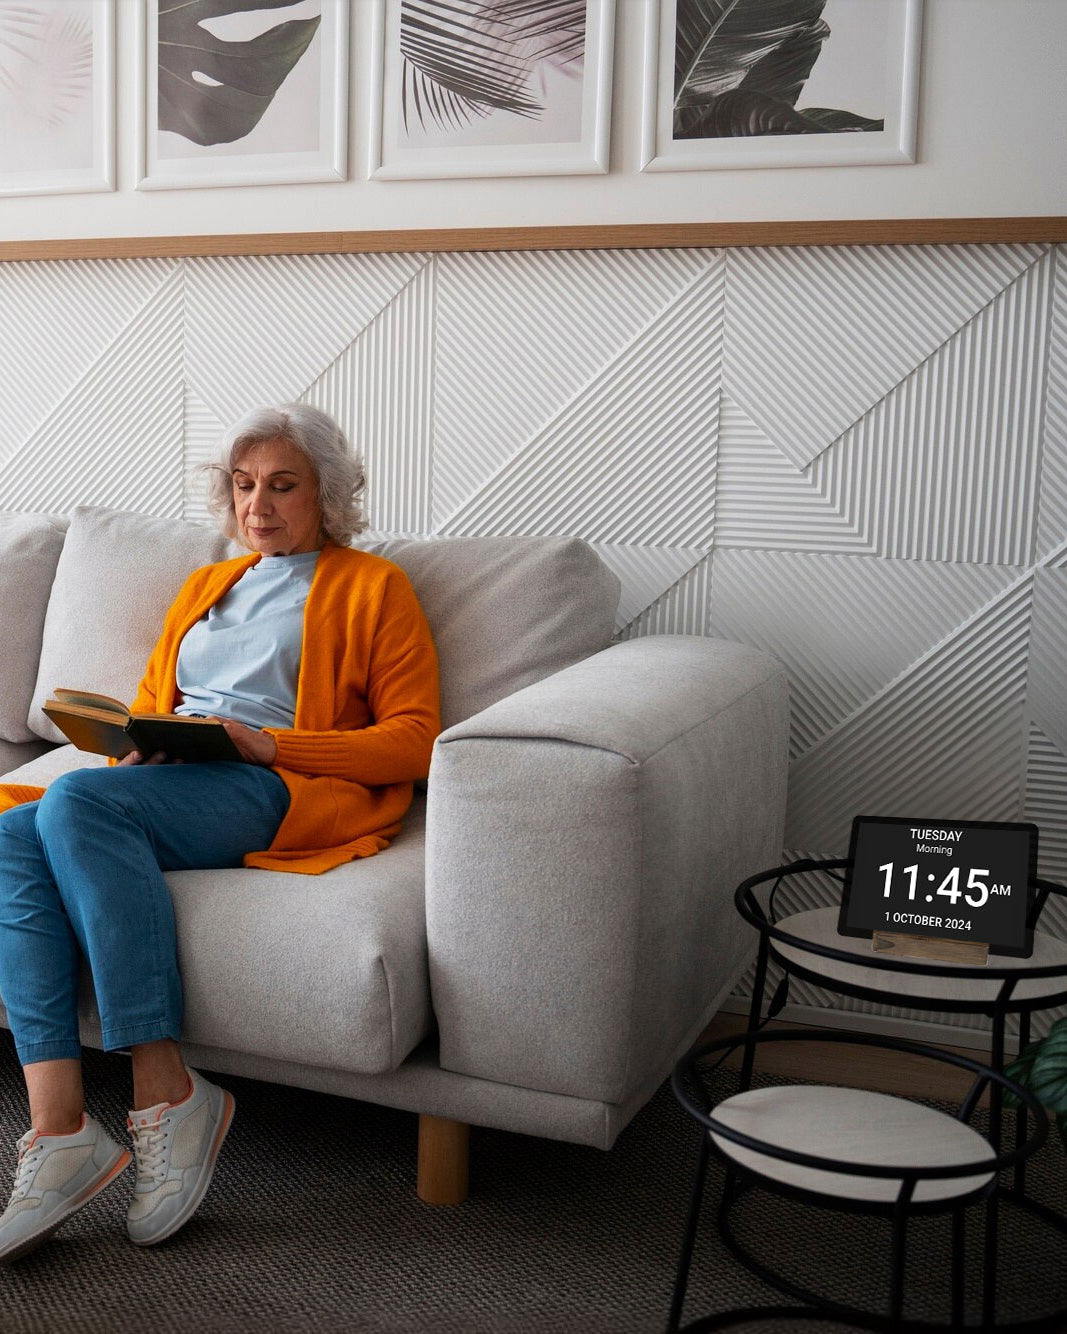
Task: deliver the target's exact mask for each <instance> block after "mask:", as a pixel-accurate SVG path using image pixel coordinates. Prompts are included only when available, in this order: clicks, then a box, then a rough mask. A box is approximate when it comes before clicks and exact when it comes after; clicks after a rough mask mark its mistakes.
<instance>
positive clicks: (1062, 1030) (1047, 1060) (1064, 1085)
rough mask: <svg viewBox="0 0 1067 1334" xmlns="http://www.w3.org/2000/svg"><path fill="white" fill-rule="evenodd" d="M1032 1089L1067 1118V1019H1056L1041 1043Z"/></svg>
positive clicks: (1033, 1069)
mask: <svg viewBox="0 0 1067 1334" xmlns="http://www.w3.org/2000/svg"><path fill="white" fill-rule="evenodd" d="M1029 1086H1030V1088H1031V1089H1032V1090H1033V1093H1034V1096H1035V1097H1037V1098H1038V1099H1039V1100H1040V1102H1041V1103H1042V1105H1043V1106H1045V1107H1047V1108H1048V1109H1049V1110H1050V1111H1052V1112H1055V1113H1056V1114H1057V1116H1067V1019H1057V1021H1056V1022H1055V1023H1054V1024H1053V1025H1052V1027H1051V1028H1050V1029H1049V1031H1048V1032H1047V1033H1046V1034H1045V1037H1044V1038H1043V1039H1042V1040H1041V1042H1040V1043H1039V1044H1038V1050H1037V1054H1036V1056H1035V1057H1034V1060H1033V1065H1032V1067H1031V1070H1030V1078H1029Z"/></svg>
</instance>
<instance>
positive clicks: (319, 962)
mask: <svg viewBox="0 0 1067 1334" xmlns="http://www.w3.org/2000/svg"><path fill="white" fill-rule="evenodd" d="M96 761H97V757H96V756H86V755H82V754H81V753H80V752H79V751H77V750H75V748H74V747H73V746H62V747H59V748H58V749H56V750H54V751H51V752H49V754H47V755H44V756H42V757H41V758H40V759H37V760H34V761H32V762H31V763H29V764H25V765H23V766H22V767H21V768H20V769H18V770H16V771H15V772H14V774H12V775H10V776H9V777H10V779H11V780H12V781H14V782H19V783H26V784H31V785H38V786H42V787H45V786H47V785H48V783H49V782H51V781H52V780H53V779H54V778H56V777H58V775H59V774H60V773H63V772H65V771H66V770H67V769H71V768H77V767H79V766H81V765H83V764H85V763H86V762H88V763H93V762H96ZM424 843H425V799H424V798H423V797H421V796H417V797H416V799H415V802H414V803H413V805H412V807H411V809H410V810H409V812H408V814H407V815H406V816H405V818H404V828H403V830H402V831H401V833H400V834H399V835H398V837H397V838H395V839H394V840H393V842H392V843H391V844H390V845H389V847H388V848H387V849H386V850H385V851H384V852H381V853H379V854H378V855H377V856H376V857H364V858H361V859H360V860H359V861H355V862H349V863H348V864H347V865H345V866H338V867H336V868H335V869H334V870H332V871H327V872H326V873H325V874H323V875H318V876H307V875H296V874H291V873H288V872H282V871H258V870H249V869H245V868H243V867H242V868H239V869H237V870H225V871H170V872H168V873H167V877H166V879H167V884H168V885H169V887H170V892H171V900H172V902H173V904H174V916H175V923H176V926H177V933H178V962H179V966H180V969H181V974H182V985H183V989H184V997H185V1014H184V1021H183V1025H182V1036H183V1038H186V1039H188V1040H189V1041H190V1042H196V1043H199V1044H201V1045H203V1046H210V1047H218V1048H224V1049H227V1050H232V1051H242V1052H248V1053H250V1054H255V1055H260V1056H269V1057H274V1058H277V1059H279V1060H290V1061H299V1062H302V1063H304V1064H307V1065H312V1066H321V1067H322V1068H324V1069H333V1070H345V1071H349V1072H351V1073H355V1074H366V1075H370V1074H381V1073H383V1072H384V1071H387V1070H394V1069H396V1067H397V1066H398V1065H400V1063H401V1062H402V1061H403V1060H404V1058H405V1057H406V1056H407V1055H408V1053H409V1052H410V1051H412V1050H413V1048H415V1047H416V1046H417V1045H418V1044H419V1043H420V1042H421V1041H422V1040H423V1039H424V1038H425V1037H426V1036H427V1035H428V1034H429V1033H430V1031H431V1028H432V1024H433V1019H432V1014H431V1009H430V989H429V971H428V966H427V960H426V907H425V889H424V865H425V848H424ZM79 1009H80V1012H81V1020H82V1024H81V1028H82V1040H83V1041H84V1042H86V1043H88V1044H89V1045H90V1046H99V1044H100V1021H99V1017H98V1015H97V1011H96V1004H95V999H94V996H93V990H92V981H91V978H90V976H89V972H88V968H87V967H83V970H82V986H81V995H80V1005H79ZM2 1012H3V1011H2V1007H0V1013H2ZM4 1022H5V1023H6V1015H5V1016H4Z"/></svg>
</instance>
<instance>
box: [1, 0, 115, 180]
mask: <svg viewBox="0 0 1067 1334" xmlns="http://www.w3.org/2000/svg"><path fill="white" fill-rule="evenodd" d="M93 15H94V5H93V3H92V0H81V2H79V0H69V3H64V4H56V3H55V2H54V0H37V3H21V2H15V0H11V2H10V3H0V176H8V175H12V176H13V175H15V174H19V173H26V172H35V173H36V172H42V171H52V172H64V171H71V170H77V169H89V168H91V167H92V166H93V157H94V144H93V116H92V96H93Z"/></svg>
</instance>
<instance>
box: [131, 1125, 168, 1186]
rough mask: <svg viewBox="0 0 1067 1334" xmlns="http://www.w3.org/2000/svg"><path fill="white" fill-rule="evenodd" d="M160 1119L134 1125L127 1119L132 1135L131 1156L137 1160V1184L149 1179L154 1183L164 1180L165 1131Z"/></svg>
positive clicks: (165, 1172)
mask: <svg viewBox="0 0 1067 1334" xmlns="http://www.w3.org/2000/svg"><path fill="white" fill-rule="evenodd" d="M162 1124H163V1123H162V1121H153V1122H152V1123H151V1124H149V1125H134V1124H133V1122H132V1121H127V1125H128V1126H129V1129H130V1133H131V1135H132V1136H133V1156H134V1158H135V1160H136V1162H137V1185H138V1186H140V1185H142V1184H143V1183H144V1182H147V1181H151V1182H152V1183H153V1184H154V1185H158V1184H159V1183H160V1182H162V1181H165V1180H166V1177H167V1167H166V1163H165V1162H164V1152H165V1150H166V1141H167V1132H166V1131H165V1130H162V1129H161V1128H160V1127H161V1126H162Z"/></svg>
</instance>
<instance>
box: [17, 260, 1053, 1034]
mask: <svg viewBox="0 0 1067 1334" xmlns="http://www.w3.org/2000/svg"><path fill="white" fill-rule="evenodd" d="M0 316H2V318H0V479H2V481H3V486H4V490H3V501H2V504H3V507H4V508H7V509H22V510H43V511H50V512H56V511H64V510H67V509H70V508H71V507H73V506H74V505H77V504H100V505H106V506H112V507H119V508H127V509H133V510H140V511H142V512H145V513H152V514H161V515H168V514H179V513H184V514H185V515H186V516H187V517H189V518H193V519H196V520H198V521H201V522H207V521H208V520H209V516H208V514H207V511H206V508H205V506H204V500H203V486H202V482H201V480H200V479H199V478H198V477H197V476H196V467H197V465H199V464H201V463H203V462H206V461H208V460H210V459H212V458H214V456H215V451H216V449H217V446H218V443H219V439H220V437H221V436H222V434H223V433H224V431H225V429H226V428H228V427H229V426H230V425H231V424H232V422H233V420H234V419H235V418H236V417H238V416H240V415H243V414H244V413H245V412H246V411H247V410H248V409H249V408H251V407H254V406H256V405H259V404H262V403H264V402H272V401H275V402H276V401H279V400H284V399H298V398H304V399H305V400H306V401H309V402H313V403H315V404H317V405H319V406H321V407H323V408H325V409H326V410H327V411H329V412H331V413H332V414H333V415H335V416H336V417H337V418H338V420H339V421H340V422H341V423H342V425H343V426H344V427H345V428H346V430H348V431H349V432H350V433H351V435H352V436H353V437H354V438H355V439H356V440H358V441H359V443H360V444H361V445H362V447H363V449H364V452H365V454H366V458H367V466H368V480H369V491H368V507H369V510H370V517H371V519H372V522H373V524H374V528H375V529H376V530H377V531H379V532H395V533H411V534H423V535H426V536H436V535H444V534H448V533H457V534H458V533H464V534H479V533H485V534H490V533H511V532H513V533H571V534H575V535H578V536H581V537H584V538H585V539H586V540H588V541H590V542H592V543H593V544H594V546H595V547H596V548H597V550H598V551H600V553H601V555H602V557H603V559H604V560H605V561H606V562H607V563H608V564H609V565H610V566H611V567H612V568H613V569H614V570H616V571H617V573H618V574H619V576H620V578H621V580H622V583H623V595H622V602H621V606H620V613H619V617H618V633H617V636H616V637H617V638H620V639H628V638H632V637H634V636H637V635H646V634H671V633H674V634H723V635H728V636H730V637H732V638H736V639H740V640H742V641H745V642H748V643H751V644H755V645H758V646H761V647H763V648H766V649H767V650H769V651H770V652H771V653H774V654H776V655H777V656H778V657H779V659H780V660H781V661H782V662H783V663H784V664H785V666H786V669H787V671H788V672H789V675H790V684H791V692H792V700H793V723H792V750H793V763H792V768H791V779H790V801H789V812H788V843H789V846H790V848H792V849H799V848H807V849H812V848H814V849H820V850H822V851H821V852H820V853H819V854H811V855H821V856H835V855H836V856H843V855H844V854H845V853H846V852H847V846H848V834H849V826H850V823H851V820H852V817H853V816H854V815H855V814H857V813H859V812H863V813H870V814H879V813H881V814H902V815H919V814H925V815H928V816H929V817H931V818H934V817H937V818H951V817H952V816H955V815H958V816H961V817H964V816H966V817H970V818H978V819H982V818H988V819H1008V820H1011V819H1019V818H1029V819H1033V820H1035V821H1037V823H1038V824H1039V825H1040V826H1041V830H1042V841H1041V865H1042V868H1043V870H1044V871H1045V873H1046V874H1047V875H1051V876H1053V877H1059V878H1062V877H1064V876H1067V704H1065V702H1064V701H1065V699H1067V690H1065V688H1064V685H1065V676H1067V673H1065V671H1064V662H1065V660H1067V630H1065V628H1064V627H1065V626H1067V264H1065V262H1064V250H1063V248H1062V247H1061V248H1059V250H1058V251H1055V252H1050V251H1049V250H1048V249H1047V248H1045V247H1041V246H1011V245H1003V246H973V247H966V246H954V247H947V248H946V247H893V248H887V249H876V248H870V247H868V248H862V247H861V248H841V249H821V250H810V249H809V250H805V249H796V250H784V249H782V250H755V251H740V250H738V251H730V252H728V253H726V252H722V251H711V250H693V251H685V250H664V251H656V252H649V251H613V252H604V253H590V252H583V253H575V254H568V253H566V252H534V253H529V254H521V253H500V254H464V255H459V254H456V255H438V256H425V255H395V256H394V255H351V256H291V257H290V256H277V257H265V258H260V257H250V258H241V257H231V258H225V259H191V260H166V261H154V260H116V261H85V262H74V261H70V262H67V261H64V262H58V263H34V264H23V265H19V264H6V265H5V264H0ZM786 855H789V856H792V855H799V854H796V853H790V854H786ZM790 892H791V894H792V895H793V897H794V899H795V905H794V906H814V905H816V904H821V903H826V902H830V901H831V900H832V897H833V896H834V895H835V894H836V892H837V887H836V885H835V884H834V883H833V882H831V881H829V880H825V879H820V878H818V877H811V878H810V883H808V882H807V881H805V882H804V883H802V884H801V885H799V886H796V887H794V888H793V889H792V890H791V891H790ZM1056 912H1057V913H1061V915H1060V916H1054V918H1053V919H1052V920H1053V925H1054V926H1055V929H1056V930H1057V931H1060V932H1062V934H1064V935H1067V910H1065V911H1062V912H1061V910H1059V909H1057V910H1056ZM792 999H793V1000H794V1002H798V1003H801V1004H812V1005H822V1006H829V1005H838V1006H844V1008H848V1009H852V1010H856V1011H858V1012H863V1013H867V1012H870V1011H871V1010H872V1009H876V1008H877V1007H873V1006H870V1005H866V1004H865V1003H860V1002H842V1001H841V999H840V998H833V997H831V996H830V994H829V993H826V992H824V991H822V990H821V989H819V988H817V987H810V988H806V987H804V986H800V987H799V988H798V987H794V991H793V996H792ZM888 1013H890V1014H892V1015H896V1016H901V1017H906V1016H908V1015H910V1014H911V1012H910V1011H906V1010H891V1011H888ZM945 1022H948V1023H950V1024H955V1025H957V1026H959V1027H973V1026H974V1024H975V1020H974V1019H973V1017H970V1016H956V1017H949V1018H946V1019H945Z"/></svg>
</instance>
